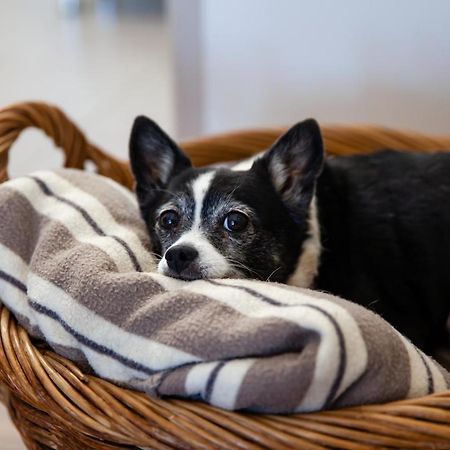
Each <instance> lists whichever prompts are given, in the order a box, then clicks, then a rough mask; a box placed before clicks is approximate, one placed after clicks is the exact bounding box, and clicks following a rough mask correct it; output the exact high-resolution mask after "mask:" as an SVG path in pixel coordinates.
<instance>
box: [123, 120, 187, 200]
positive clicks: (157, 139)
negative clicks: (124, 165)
mask: <svg viewBox="0 0 450 450" xmlns="http://www.w3.org/2000/svg"><path fill="white" fill-rule="evenodd" d="M129 149H130V163H131V170H132V172H133V175H134V178H135V181H136V195H137V197H138V200H139V203H140V205H141V206H142V205H143V204H144V203H148V202H149V201H150V197H151V196H152V193H155V194H156V192H157V191H158V190H159V189H164V188H165V187H166V186H167V184H168V183H169V181H170V179H171V178H172V177H174V176H175V175H177V174H179V173H180V172H182V171H183V170H185V169H187V168H189V167H191V161H190V160H189V158H188V157H187V156H186V155H185V154H184V153H183V152H182V151H181V150H180V148H179V147H178V146H177V144H175V142H174V141H173V140H172V139H171V138H170V137H169V136H168V135H167V134H166V133H165V132H164V131H163V130H162V129H161V128H160V127H159V126H158V125H157V124H156V123H155V122H153V120H150V119H149V118H148V117H145V116H139V117H136V119H135V121H134V124H133V128H132V130H131V136H130V145H129Z"/></svg>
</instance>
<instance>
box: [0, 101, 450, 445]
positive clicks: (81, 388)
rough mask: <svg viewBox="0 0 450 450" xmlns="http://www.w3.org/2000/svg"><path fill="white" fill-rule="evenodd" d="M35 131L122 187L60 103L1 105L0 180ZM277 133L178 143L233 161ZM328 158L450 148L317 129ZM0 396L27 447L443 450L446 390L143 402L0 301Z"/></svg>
mask: <svg viewBox="0 0 450 450" xmlns="http://www.w3.org/2000/svg"><path fill="white" fill-rule="evenodd" d="M28 127H37V128H40V129H42V130H43V131H44V132H45V133H46V134H47V135H48V136H49V137H50V138H52V139H53V140H54V142H55V144H56V145H57V146H58V147H60V148H61V149H62V150H63V152H64V154H65V166H66V167H76V168H83V167H84V165H85V163H86V161H88V160H90V161H92V162H93V163H94V164H95V165H96V166H97V169H98V172H99V173H101V174H102V175H105V176H109V177H111V178H113V179H115V180H116V181H118V182H120V183H122V184H123V185H125V186H127V187H130V186H131V185H132V177H131V175H130V172H129V169H128V165H127V164H126V163H124V162H120V161H117V160H116V159H114V158H112V157H111V156H109V155H107V154H106V153H104V152H102V151H101V150H100V149H99V148H97V147H96V146H94V145H92V144H90V143H89V142H88V141H87V140H86V138H85V137H84V135H83V134H82V133H81V132H80V130H79V129H78V128H77V127H76V126H75V125H74V124H73V123H72V122H71V121H70V120H69V119H68V118H67V117H66V116H65V114H64V113H63V112H62V111H60V110H59V109H58V108H56V107H54V106H51V105H48V104H45V103H36V102H33V103H31V102H29V103H20V104H16V105H12V106H9V107H7V108H5V109H3V110H0V181H4V180H6V179H7V178H8V177H7V162H8V152H9V149H10V147H11V146H12V144H13V143H14V141H15V140H16V139H17V137H18V136H19V134H20V132H21V131H22V130H24V129H25V128H28ZM280 132H281V129H273V130H255V131H243V132H237V133H231V134H225V135H221V136H215V137H211V138H203V139H199V140H195V141H189V142H185V143H184V144H183V145H182V147H183V148H184V149H185V150H186V151H187V152H188V154H189V155H190V156H191V157H192V159H193V161H194V163H195V164H197V165H202V164H207V163H212V162H215V161H217V160H224V159H229V160H235V159H239V158H243V157H246V156H249V155H251V154H253V153H255V152H257V151H260V150H261V149H263V148H266V147H268V146H269V145H270V144H271V143H272V142H273V141H274V140H275V139H276V138H277V137H278V136H279V134H280ZM323 135H324V140H325V146H326V148H327V151H328V153H330V154H350V153H355V152H361V153H363V152H366V153H367V152H370V151H373V150H375V149H377V148H379V147H383V146H386V147H395V148H400V149H418V150H425V151H431V150H444V149H446V148H447V149H450V138H446V137H441V138H437V137H429V136H425V135H420V134H417V133H409V132H400V131H395V130H390V129H386V128H382V127H369V126H357V127H354V126H352V127H343V126H338V127H334V126H333V127H331V126H330V127H324V129H323ZM0 380H1V383H2V387H1V389H0V398H1V399H2V401H3V402H5V403H6V404H7V405H8V407H9V411H10V414H11V416H12V418H13V420H14V422H15V424H16V426H17V428H18V429H19V431H20V433H21V434H22V437H23V439H24V441H25V443H26V445H27V446H28V448H32V449H38V448H41V446H42V445H44V446H47V447H50V448H63V449H87V448H92V449H112V448H130V446H139V447H146V448H147V447H148V448H156V449H168V448H203V449H209V448H223V449H236V448H241V449H257V448H269V449H288V448H290V449H292V448H301V449H311V450H316V449H322V448H342V449H373V448H442V449H444V448H445V449H450V390H449V391H446V392H444V393H441V394H435V395H429V396H426V397H422V398H419V399H413V400H405V401H397V402H392V403H387V404H384V405H368V406H363V407H353V408H346V409H341V410H336V411H326V412H321V413H312V414H297V415H291V416H281V415H279V416H275V415H255V414H245V413H237V412H228V411H224V410H220V409H217V408H214V407H212V406H209V405H205V404H202V403H198V402H193V401H183V400H176V399H168V400H160V399H150V398H149V397H147V396H146V395H144V394H142V393H139V392H134V391H130V390H127V389H123V388H120V387H118V386H116V385H114V384H111V383H109V382H107V381H105V380H102V379H99V378H97V377H95V376H91V375H87V374H84V373H82V372H81V371H80V370H79V369H78V368H77V367H76V366H75V365H74V364H73V363H71V362H70V361H68V360H66V359H64V358H62V357H61V356H59V355H57V354H55V353H54V352H52V351H50V350H49V349H48V348H47V347H45V346H43V345H41V344H39V345H36V344H35V343H33V342H32V341H31V340H30V338H29V336H28V335H27V333H26V331H25V330H24V329H23V328H21V327H20V326H19V325H18V324H17V322H16V320H15V319H14V318H13V317H12V315H11V314H10V312H9V311H8V310H7V309H6V308H5V307H3V306H0Z"/></svg>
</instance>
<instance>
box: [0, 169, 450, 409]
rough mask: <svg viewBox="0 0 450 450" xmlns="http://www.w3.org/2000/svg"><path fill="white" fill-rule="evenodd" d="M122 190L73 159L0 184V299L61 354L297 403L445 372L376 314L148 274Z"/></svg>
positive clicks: (170, 384) (393, 394)
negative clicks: (70, 166) (71, 166)
mask: <svg viewBox="0 0 450 450" xmlns="http://www.w3.org/2000/svg"><path fill="white" fill-rule="evenodd" d="M149 244H150V243H149V241H148V237H147V234H146V230H145V225H144V224H143V222H142V221H141V219H140V217H139V212H138V208H137V205H136V203H135V200H134V197H133V195H132V194H131V193H130V192H128V191H126V190H125V189H123V188H122V187H120V186H119V185H117V184H115V183H114V182H112V181H110V180H107V179H106V178H103V177H100V176H98V175H94V174H89V173H85V172H80V171H75V170H61V171H56V172H38V173H35V174H33V175H31V176H29V177H23V178H18V179H15V180H12V181H9V182H7V183H4V184H3V185H1V186H0V298H1V300H2V302H3V303H4V304H5V305H6V306H7V307H8V308H9V309H10V310H11V311H12V312H13V313H14V314H15V316H16V318H17V320H18V321H19V322H20V323H21V324H22V325H23V326H24V327H25V328H26V329H27V330H28V331H29V333H30V334H31V335H32V336H34V337H35V338H38V339H45V341H47V342H48V344H49V345H50V346H51V347H52V348H53V349H54V350H55V351H56V352H58V353H60V354H61V355H63V356H66V357H68V358H70V359H71V360H73V361H75V362H76V363H78V364H79V365H81V366H83V367H85V368H89V369H92V370H93V371H94V372H95V373H96V374H97V375H99V376H101V377H104V378H107V379H110V380H113V381H114V382H117V383H120V384H122V385H125V386H128V387H133V388H136V389H140V390H143V391H146V392H148V393H149V394H151V395H161V396H168V395H174V396H181V397H188V398H197V399H202V400H204V401H206V402H209V403H211V404H214V405H217V406H220V407H222V408H228V409H246V410H252V411H259V412H285V413H290V412H296V411H314V410H320V409H324V408H336V407H342V406H345V405H358V404H365V403H373V402H386V401H390V400H394V399H401V398H408V397H414V396H421V395H425V394H429V393H431V392H436V391H441V390H445V389H447V388H448V387H449V385H450V376H449V374H448V373H447V372H445V371H444V369H442V368H441V367H440V366H439V365H438V364H437V363H435V362H434V361H433V360H432V359H431V358H429V357H427V356H425V355H424V354H423V353H421V352H420V351H419V350H417V349H416V348H415V347H414V346H413V345H412V344H410V343H409V342H408V341H407V340H406V339H405V338H403V337H402V336H401V335H400V334H398V333H397V332H396V331H395V330H394V329H393V328H392V327H391V326H389V325H388V324H387V323H386V322H384V321H383V320H382V319H381V318H380V317H378V316H376V315H375V314H374V313H372V312H370V311H368V310H366V309H364V308H362V307H360V306H358V305H355V304H352V303H350V302H347V301H344V300H342V299H338V298H335V297H332V296H330V295H326V294H322V293H318V292H313V291H308V290H302V289H297V288H293V287H288V286H284V285H279V284H275V283H263V282H257V281H250V280H232V279H227V280H225V279H222V280H198V281H194V282H185V281H179V280H175V279H172V278H167V277H164V276H162V275H160V274H157V273H154V272H153V270H154V268H155V261H154V258H153V256H152V253H151V252H150V250H149V249H150V245H149Z"/></svg>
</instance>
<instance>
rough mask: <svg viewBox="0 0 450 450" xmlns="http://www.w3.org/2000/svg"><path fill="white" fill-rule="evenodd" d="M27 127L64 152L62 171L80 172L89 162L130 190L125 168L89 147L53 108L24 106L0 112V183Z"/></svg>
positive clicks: (73, 126) (82, 136) (5, 176)
mask: <svg viewBox="0 0 450 450" xmlns="http://www.w3.org/2000/svg"><path fill="white" fill-rule="evenodd" d="M29 127H35V128H39V129H41V130H42V131H43V132H44V133H45V134H46V135H47V136H48V137H49V138H51V139H52V140H53V142H54V143H55V145H56V146H57V147H59V148H60V149H62V151H63V152H64V167H72V168H77V169H83V168H84V164H85V162H86V161H87V160H90V161H92V162H93V163H94V164H95V165H96V167H97V171H98V173H100V174H101V175H105V176H108V177H110V178H113V179H114V180H116V181H118V182H119V183H121V184H123V185H124V186H127V187H129V188H131V186H132V184H133V179H132V176H131V173H130V170H129V168H128V165H127V164H126V163H124V162H121V161H119V160H117V159H115V158H113V157H112V156H110V155H108V154H106V153H104V152H103V151H102V150H100V149H99V148H98V147H96V146H95V145H93V144H91V143H89V142H88V141H87V139H86V137H85V136H84V134H83V133H82V132H81V131H80V129H79V128H78V127H77V126H76V125H75V124H74V123H73V122H72V121H71V120H70V119H69V118H68V117H67V116H66V115H65V114H64V113H63V112H62V111H61V110H60V109H59V108H57V107H56V106H53V105H49V104H47V103H42V102H24V103H17V104H14V105H11V106H8V107H6V108H4V109H1V110H0V182H3V181H6V180H7V179H8V154H9V150H10V148H11V146H12V145H13V144H14V142H15V140H16V139H17V138H18V136H19V135H20V133H21V132H22V131H23V130H25V129H26V128H29Z"/></svg>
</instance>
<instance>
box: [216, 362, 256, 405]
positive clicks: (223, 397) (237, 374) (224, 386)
mask: <svg viewBox="0 0 450 450" xmlns="http://www.w3.org/2000/svg"><path fill="white" fill-rule="evenodd" d="M256 361H257V360H256V359H255V358H248V359H235V360H233V361H229V362H227V363H226V364H225V365H224V366H223V367H222V368H221V369H220V370H219V373H218V374H217V378H216V380H215V383H214V387H213V391H212V393H211V397H210V402H211V403H212V404H213V405H217V406H220V407H221V408H225V409H234V408H235V407H236V399H237V396H238V394H239V390H240V388H241V385H242V381H243V380H244V377H245V375H246V374H247V372H248V371H249V369H250V368H251V367H252V365H253V364H254V363H255V362H256Z"/></svg>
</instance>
